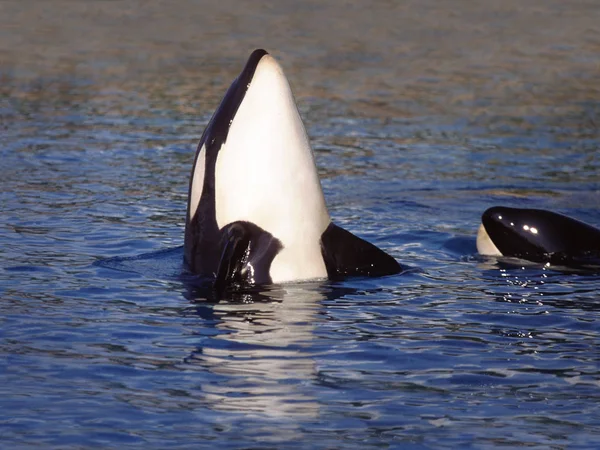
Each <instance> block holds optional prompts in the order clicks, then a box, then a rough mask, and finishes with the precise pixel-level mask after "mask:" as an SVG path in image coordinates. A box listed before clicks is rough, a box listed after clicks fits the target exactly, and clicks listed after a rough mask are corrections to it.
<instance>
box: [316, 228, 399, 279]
mask: <svg viewBox="0 0 600 450" xmlns="http://www.w3.org/2000/svg"><path fill="white" fill-rule="evenodd" d="M321 253H322V255H323V260H324V261H325V268H326V269H327V276H328V277H329V278H330V279H341V278H345V277H348V276H365V277H378V276H384V275H395V274H397V273H400V272H402V266H400V264H399V263H398V261H396V260H395V259H394V258H393V257H392V256H390V255H388V254H387V253H385V252H384V251H383V250H381V249H379V248H377V247H376V246H374V245H373V244H371V243H370V242H367V241H365V240H363V239H361V238H359V237H357V236H355V235H353V234H352V233H350V232H349V231H346V230H344V229H343V228H341V227H338V226H337V225H335V224H334V223H330V224H329V226H328V227H327V229H326V230H325V231H324V232H323V235H322V236H321Z"/></svg>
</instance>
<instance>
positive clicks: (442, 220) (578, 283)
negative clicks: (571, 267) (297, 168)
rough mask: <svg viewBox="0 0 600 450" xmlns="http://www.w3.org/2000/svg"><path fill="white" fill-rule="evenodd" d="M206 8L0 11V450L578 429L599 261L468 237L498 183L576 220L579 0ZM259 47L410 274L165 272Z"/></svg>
mask: <svg viewBox="0 0 600 450" xmlns="http://www.w3.org/2000/svg"><path fill="white" fill-rule="evenodd" d="M230 3H231V2H229V1H227V0H224V1H220V2H219V3H218V4H209V5H206V4H204V5H203V6H201V7H200V6H199V5H198V4H197V3H195V2H181V3H177V5H178V6H173V5H171V4H167V3H165V4H163V3H160V2H153V3H152V4H148V3H145V2H137V1H128V2H119V3H113V2H77V3H76V2H62V1H47V2H36V3H27V4H26V5H28V6H24V5H25V4H20V3H18V2H4V3H1V4H0V25H1V26H0V38H1V39H0V58H1V59H2V61H3V63H2V66H1V67H0V77H1V80H2V83H0V130H1V131H0V155H1V158H2V159H1V160H2V164H1V165H0V180H1V181H0V183H1V184H0V186H2V189H1V190H0V205H1V210H2V215H1V218H0V293H1V298H2V300H1V301H0V354H1V355H2V357H1V358H0V381H1V383H0V442H2V445H1V447H3V448H4V447H6V448H33V447H42V448H61V449H63V448H133V447H142V446H143V447H144V448H167V447H169V448H195V447H207V448H214V447H216V446H220V447H223V448H257V447H260V448H271V447H272V448H330V449H333V448H349V447H356V448H514V447H520V446H525V447H529V448H595V447H597V445H598V443H599V442H600V425H599V424H600V407H599V406H598V405H600V369H599V367H600V351H599V348H600V335H599V331H598V330H599V326H598V324H599V321H600V307H599V305H600V296H599V294H598V293H599V289H600V276H598V275H593V274H564V273H560V272H555V271H550V270H542V269H541V268H539V267H535V266H534V267H518V266H507V265H503V264H502V263H499V262H498V261H496V260H494V259H485V258H480V257H476V256H475V238H474V236H475V232H476V229H477V226H478V224H479V217H480V214H481V213H482V212H483V211H484V210H485V209H486V208H487V207H489V206H492V205H495V204H503V205H507V206H520V207H539V208H547V209H552V210H556V211H561V212H563V213H567V214H569V215H572V216H574V217H577V218H579V219H582V220H585V221H587V222H589V223H592V224H595V225H597V226H600V209H599V208H598V205H599V201H598V200H599V198H600V197H599V186H600V158H599V153H598V148H599V146H600V131H599V129H598V123H600V89H599V87H598V83H597V80H598V76H600V73H599V71H598V67H599V64H600V57H599V55H600V32H599V29H598V25H597V24H598V23H600V11H599V10H598V8H597V7H596V6H595V4H594V2H584V1H578V2H569V3H568V4H566V3H565V4H563V3H562V2H552V1H550V2H541V1H540V2H537V1H534V2H528V3H527V5H524V4H522V3H523V2H504V3H502V5H499V4H496V2H479V3H478V5H477V6H473V5H472V4H471V3H470V2H463V1H453V2H447V3H443V4H438V3H436V2H405V3H403V4H402V5H400V6H399V5H396V4H395V3H394V2H389V3H388V2H376V3H374V4H372V5H369V6H363V5H362V4H361V3H356V4H355V3H353V2H347V3H344V5H343V7H340V6H339V4H338V3H337V2H329V3H325V4H323V3H321V2H319V3H316V2H315V3H313V2H305V3H303V4H302V6H298V5H296V3H292V2H280V3H277V6H273V5H269V4H263V3H261V2H257V1H252V2H248V3H247V6H246V9H245V10H243V11H241V10H240V8H239V7H235V4H233V3H232V4H230ZM117 5H118V6H117ZM259 46H260V47H263V46H264V47H266V48H268V49H269V50H270V51H271V52H272V53H273V54H274V55H275V56H276V57H277V58H278V59H279V60H280V61H281V64H282V65H283V67H284V69H285V70H286V73H287V74H288V76H289V78H290V80H291V83H292V86H293V88H294V91H295V92H296V95H297V98H298V102H299V105H300V109H301V112H302V115H303V117H304V119H305V121H306V125H307V128H308V131H309V134H310V136H311V139H312V141H313V145H314V148H315V152H316V158H317V163H318V166H319V170H320V175H321V178H322V184H323V188H324V191H325V196H326V199H327V202H328V205H329V208H330V212H331V215H332V217H333V218H334V220H335V221H336V222H337V223H338V224H340V225H342V226H344V227H345V228H347V229H349V230H351V231H353V232H354V233H356V234H358V235H360V236H362V237H365V238H367V239H369V240H371V241H372V242H375V243H377V244H378V245H379V246H381V247H382V248H385V249H386V250H387V251H389V252H390V253H391V254H393V255H394V256H395V257H396V258H397V259H398V260H399V261H401V262H402V263H404V264H407V265H410V266H412V267H414V268H415V270H414V271H411V272H409V273H407V274H404V275H400V276H393V277H386V278H380V279H369V280H364V279H356V280H349V281H346V282H339V283H332V282H323V283H299V284H294V285H285V286H274V287H271V288H269V289H265V290H263V291H262V292H258V293H253V294H251V295H247V296H241V295H238V296H236V297H234V298H230V299H227V300H225V301H222V302H220V303H217V304H213V303H210V302H207V301H206V298H205V293H203V292H201V291H198V290H195V289H193V288H191V287H189V286H187V285H186V284H185V283H184V282H183V281H182V280H181V279H180V277H178V275H179V273H180V264H181V248H180V245H181V244H182V242H183V223H184V217H185V201H186V195H187V183H188V176H189V172H190V169H191V164H192V161H193V157H194V151H195V145H196V143H197V141H198V139H199V136H200V134H201V132H202V129H203V127H204V125H205V124H206V122H207V120H208V118H209V117H210V114H211V113H212V110H213V109H214V107H215V106H216V105H217V103H218V101H219V98H220V97H221V96H222V94H223V92H224V90H225V88H226V86H227V85H228V84H229V82H230V81H231V80H232V79H233V78H234V77H235V76H236V75H237V72H238V71H239V70H240V69H241V67H242V66H243V64H244V61H245V59H246V57H247V55H248V54H249V52H250V51H251V50H252V49H253V48H254V47H259Z"/></svg>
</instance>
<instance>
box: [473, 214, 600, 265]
mask: <svg viewBox="0 0 600 450" xmlns="http://www.w3.org/2000/svg"><path fill="white" fill-rule="evenodd" d="M481 223H482V224H483V226H484V227H485V230H486V232H487V234H488V236H489V237H490V239H491V241H492V242H493V243H494V245H495V246H496V248H498V250H499V251H500V253H502V255H503V256H513V257H516V258H521V259H525V260H528V261H533V262H537V263H550V264H552V265H557V266H566V267H585V266H599V267H600V230H599V229H597V228H594V227H592V226H591V225H588V224H586V223H583V222H580V221H579V220H575V219H572V218H571V217H567V216H564V215H562V214H558V213H555V212H552V211H547V210H543V209H521V208H508V207H503V206H495V207H493V208H489V209H488V210H486V211H485V212H484V213H483V215H482V218H481Z"/></svg>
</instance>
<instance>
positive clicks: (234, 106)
mask: <svg viewBox="0 0 600 450" xmlns="http://www.w3.org/2000/svg"><path fill="white" fill-rule="evenodd" d="M266 54H267V52H266V51H265V50H263V49H258V50H254V52H252V54H251V55H250V58H248V62H247V63H246V66H245V67H244V70H242V73H241V74H240V75H239V76H238V77H237V78H236V80H235V81H234V82H233V83H232V84H231V86H230V87H229V89H228V90H227V93H226V94H225V97H224V98H223V101H222V102H221V104H220V105H219V108H218V109H217V110H216V111H215V113H214V114H213V116H212V118H211V119H210V122H209V123H208V125H207V126H206V129H205V130H204V133H202V137H201V138H200V143H199V144H198V149H197V150H196V157H195V158H194V165H193V166H192V174H191V176H190V184H189V187H188V202H189V199H190V198H191V193H192V185H193V183H194V169H195V167H196V161H197V160H198V157H200V156H202V157H204V158H206V160H205V166H204V184H203V187H202V195H201V197H200V200H199V204H198V208H197V209H196V214H195V215H194V217H191V218H190V217H189V213H190V212H189V211H190V205H189V204H188V208H187V217H186V221H185V223H186V226H185V238H184V240H185V242H184V249H185V250H184V262H185V264H186V266H187V269H188V270H189V271H191V272H193V273H198V274H202V275H213V274H216V273H217V270H218V264H219V261H220V257H221V250H220V249H221V240H222V238H223V231H222V230H219V227H218V226H217V216H216V211H215V166H216V163H217V156H218V153H219V149H220V148H221V146H222V145H223V143H224V142H225V141H226V140H227V134H228V133H229V127H230V125H231V121H232V120H233V118H234V116H235V114H236V113H237V110H238V108H239V107H240V105H241V103H242V101H243V100H244V96H245V95H246V91H247V90H248V86H249V85H250V82H251V81H252V77H253V76H254V72H255V71H256V67H257V66H258V63H259V62H260V60H261V58H262V57H263V56H265V55H266ZM203 145H206V155H204V154H202V155H201V152H200V150H201V149H202V146H203ZM200 248H201V249H202V252H200V251H199V249H200ZM267 273H268V272H267Z"/></svg>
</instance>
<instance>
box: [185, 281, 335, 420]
mask: <svg viewBox="0 0 600 450" xmlns="http://www.w3.org/2000/svg"><path fill="white" fill-rule="evenodd" d="M312 287H313V286H312V285H311V284H302V285H294V286H285V287H284V288H282V289H281V290H280V291H277V292H270V293H269V297H270V298H273V300H274V301H272V302H257V303H219V304H216V305H215V306H214V315H215V316H216V318H218V319H219V320H220V323H218V324H217V325H216V327H217V328H218V329H219V330H221V331H225V332H226V333H222V334H219V335H217V336H214V338H212V339H211V340H210V341H209V343H208V344H207V345H206V346H204V347H203V348H201V349H199V350H198V352H196V353H194V355H192V357H191V358H190V359H189V362H192V363H194V364H201V365H203V366H204V367H205V368H206V369H207V370H208V371H209V372H210V373H212V374H214V375H218V377H217V379H216V381H214V382H210V383H207V384H203V385H202V392H203V394H204V395H205V400H206V401H207V403H208V404H209V405H210V407H211V408H212V409H215V410H221V411H231V412H241V413H246V414H248V413H249V414H262V415H266V416H270V417H277V418H285V417H288V418H289V417H293V418H299V417H305V418H314V417H317V416H318V415H319V403H318V402H317V401H316V399H315V397H314V395H313V392H312V391H311V390H310V386H311V384H312V383H311V380H313V379H314V378H315V374H316V369H315V361H314V359H313V355H312V354H311V351H310V346H311V342H312V341H313V339H314V336H313V329H314V325H313V324H314V322H315V320H316V314H317V308H318V307H319V304H320V303H319V302H320V301H321V300H322V299H323V298H324V295H323V294H322V293H321V292H319V291H318V290H317V289H316V288H314V289H312Z"/></svg>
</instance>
